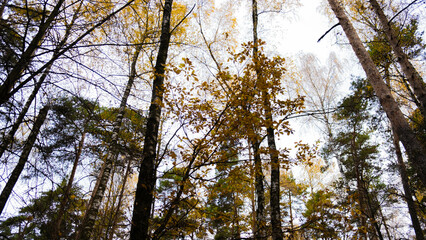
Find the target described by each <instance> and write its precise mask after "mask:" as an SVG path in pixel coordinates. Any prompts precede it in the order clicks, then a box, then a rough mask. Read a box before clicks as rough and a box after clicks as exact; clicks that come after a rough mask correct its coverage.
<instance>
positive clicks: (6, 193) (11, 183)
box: [0, 105, 50, 214]
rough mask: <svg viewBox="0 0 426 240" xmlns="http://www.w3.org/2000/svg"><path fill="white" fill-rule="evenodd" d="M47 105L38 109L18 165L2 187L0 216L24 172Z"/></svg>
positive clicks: (46, 111)
mask: <svg viewBox="0 0 426 240" xmlns="http://www.w3.org/2000/svg"><path fill="white" fill-rule="evenodd" d="M49 108H50V106H49V105H46V106H44V107H43V108H42V109H40V111H39V114H38V116H37V118H36V120H35V122H34V125H33V128H32V130H31V133H30V135H29V136H28V138H27V140H26V142H25V145H24V148H23V150H22V153H21V156H20V157H19V160H18V163H17V165H16V166H15V168H14V169H13V171H12V173H11V175H10V177H9V179H8V181H7V183H6V185H5V186H4V188H3V190H2V192H1V195H0V214H1V213H2V212H3V210H4V207H5V205H6V202H7V200H8V199H9V197H10V194H11V193H12V190H13V188H14V187H15V184H16V182H17V181H18V179H19V176H20V175H21V173H22V171H23V170H24V166H25V163H26V162H27V161H28V156H29V155H30V153H31V150H32V148H33V146H34V142H35V141H36V140H37V137H38V134H39V132H40V129H41V126H42V125H43V123H44V121H45V120H46V117H47V113H48V112H49Z"/></svg>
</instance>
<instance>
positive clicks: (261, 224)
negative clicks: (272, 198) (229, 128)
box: [252, 141, 266, 240]
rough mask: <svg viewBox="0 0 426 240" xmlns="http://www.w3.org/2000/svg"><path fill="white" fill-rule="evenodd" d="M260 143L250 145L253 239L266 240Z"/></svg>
mask: <svg viewBox="0 0 426 240" xmlns="http://www.w3.org/2000/svg"><path fill="white" fill-rule="evenodd" d="M259 146H260V143H259V142H258V141H256V142H254V143H253V144H252V148H253V154H254V174H255V188H256V200H257V207H256V222H255V229H254V239H256V240H258V239H266V218H265V187H264V186H263V179H264V176H263V171H262V160H261V158H260V153H259Z"/></svg>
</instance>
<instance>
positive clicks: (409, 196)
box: [392, 129, 425, 240]
mask: <svg viewBox="0 0 426 240" xmlns="http://www.w3.org/2000/svg"><path fill="white" fill-rule="evenodd" d="M392 134H393V144H394V146H395V154H396V158H397V160H398V169H399V173H400V175H401V182H402V187H403V188H404V196H405V201H406V202H407V206H408V211H409V213H410V217H411V223H412V224H413V228H414V232H415V233H416V239H417V240H424V239H425V237H424V234H423V230H422V227H421V225H420V221H419V218H418V215H417V210H416V205H415V203H414V201H413V193H412V192H411V187H410V184H409V180H408V174H407V169H406V168H405V164H404V159H403V158H402V152H401V148H400V147H399V139H398V136H397V135H396V134H395V132H394V130H393V129H392Z"/></svg>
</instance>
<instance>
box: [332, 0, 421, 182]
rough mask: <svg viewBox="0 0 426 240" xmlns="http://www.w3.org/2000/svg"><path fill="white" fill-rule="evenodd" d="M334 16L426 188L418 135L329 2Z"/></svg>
mask: <svg viewBox="0 0 426 240" xmlns="http://www.w3.org/2000/svg"><path fill="white" fill-rule="evenodd" d="M328 2H329V4H330V6H331V8H332V10H333V12H334V13H335V15H336V17H337V18H338V20H339V23H340V25H341V26H342V28H343V30H344V31H345V34H346V37H347V38H348V40H349V42H350V44H351V46H352V49H353V50H354V52H355V54H356V55H357V57H358V59H359V61H360V62H361V65H362V67H363V69H364V71H365V73H366V74H367V77H368V80H369V81H370V83H371V85H372V87H373V89H374V91H375V93H376V95H377V97H378V98H379V101H380V104H381V105H382V107H383V110H384V111H385V112H386V115H387V116H388V118H389V120H390V122H391V124H392V127H393V128H394V129H395V131H396V133H397V135H398V136H399V137H400V140H401V142H402V143H403V145H404V147H405V150H406V151H407V154H408V156H409V159H410V161H411V162H412V163H413V165H414V166H415V167H416V171H417V174H418V175H419V177H420V179H421V181H422V183H423V185H425V184H426V154H425V153H426V151H425V150H424V147H423V146H422V144H421V143H420V142H419V140H418V139H417V136H416V134H415V133H414V132H413V131H412V129H411V128H410V126H409V125H408V122H407V121H406V119H405V118H404V115H403V114H402V112H401V110H400V109H399V107H398V105H397V103H396V102H395V100H394V98H393V96H392V94H391V92H390V90H389V88H388V87H387V86H386V84H385V83H384V82H383V79H382V77H381V76H380V73H379V71H378V70H377V68H376V66H375V65H374V62H373V61H372V60H371V57H370V56H369V54H368V52H367V51H366V49H365V47H364V46H363V45H362V42H361V40H360V39H359V37H358V35H357V33H356V31H355V29H354V28H353V26H352V24H351V22H350V21H349V19H348V17H347V16H346V14H345V12H344V9H343V7H342V6H341V5H340V3H339V2H338V1H336V0H329V1H328Z"/></svg>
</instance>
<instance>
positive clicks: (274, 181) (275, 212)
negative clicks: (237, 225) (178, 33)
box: [252, 0, 283, 240]
mask: <svg viewBox="0 0 426 240" xmlns="http://www.w3.org/2000/svg"><path fill="white" fill-rule="evenodd" d="M252 20H253V60H254V62H255V71H256V77H257V79H256V81H258V82H261V83H260V85H262V86H266V84H264V82H266V81H267V79H262V77H261V69H260V66H259V61H258V41H259V40H258V34H257V26H258V12H257V0H252ZM262 98H263V102H264V108H265V115H266V121H267V122H269V123H270V124H269V125H268V126H266V128H267V140H268V147H269V152H270V158H271V191H270V194H271V197H270V205H271V227H272V239H273V240H279V239H283V232H282V229H281V217H280V165H279V159H278V154H277V147H276V144H275V133H274V128H273V127H272V123H273V119H272V111H271V103H270V99H269V96H268V90H267V89H262ZM258 147H259V146H257V148H258ZM257 155H259V154H257ZM259 158H260V156H259ZM260 168H261V164H260ZM260 171H261V169H260ZM256 182H257V181H256ZM259 187H260V186H259ZM262 188H263V182H262ZM259 190H260V188H259ZM263 201H264V197H263ZM258 206H259V205H258ZM262 211H263V210H262ZM263 214H264V213H263ZM264 218H265V217H263V219H264ZM258 220H259V218H258ZM263 224H264V225H265V227H266V222H265V223H263ZM261 235H262V237H266V235H265V234H264V233H262V234H261Z"/></svg>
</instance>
